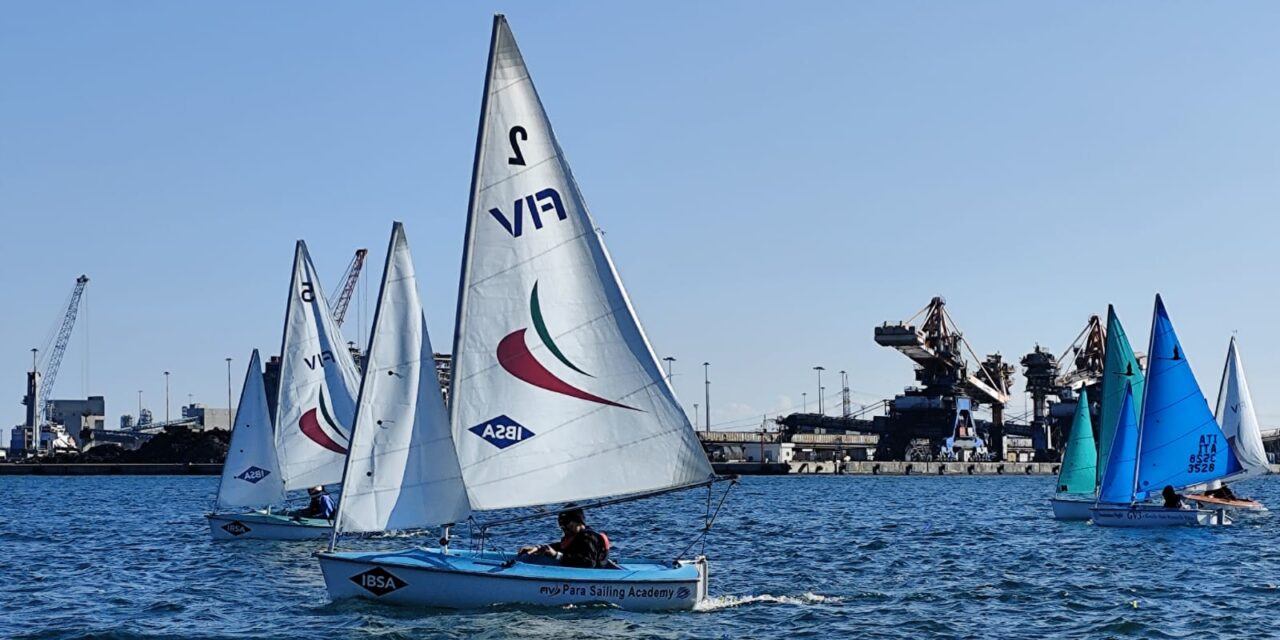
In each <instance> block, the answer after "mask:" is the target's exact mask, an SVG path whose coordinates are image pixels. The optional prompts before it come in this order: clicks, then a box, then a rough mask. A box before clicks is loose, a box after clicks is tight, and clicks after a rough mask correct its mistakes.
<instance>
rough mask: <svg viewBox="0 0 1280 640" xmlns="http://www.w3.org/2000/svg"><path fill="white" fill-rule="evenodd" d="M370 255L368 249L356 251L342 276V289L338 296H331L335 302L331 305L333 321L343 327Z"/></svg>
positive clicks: (339, 290) (338, 291)
mask: <svg viewBox="0 0 1280 640" xmlns="http://www.w3.org/2000/svg"><path fill="white" fill-rule="evenodd" d="M368 254H369V250H368V249H356V255H355V257H354V258H352V259H351V264H349V265H347V272H346V274H344V275H343V276H342V288H341V289H338V290H337V294H336V295H333V296H330V298H331V299H332V300H333V302H332V303H330V311H332V312H333V320H334V322H337V323H338V326H339V327H341V326H342V321H343V320H344V319H346V317H347V306H348V305H350V304H351V296H352V295H354V294H355V291H356V283H357V282H359V281H360V271H361V270H362V269H364V258H365V256H366V255H368Z"/></svg>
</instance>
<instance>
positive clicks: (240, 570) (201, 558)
mask: <svg viewBox="0 0 1280 640" xmlns="http://www.w3.org/2000/svg"><path fill="white" fill-rule="evenodd" d="M583 481H584V482H590V478H584V479H583ZM216 486H217V479H216V478H209V477H86V478H61V477H0V637H17V638H136V637H171V638H224V637H270V638H379V639H383V638H386V639H392V638H434V637H442V638H556V639H563V638H600V637H617V638H828V637H860V638H903V637H921V638H925V637H930V638H986V637H989V638H1048V637H1059V636H1074V637H1087V638H1104V637H1117V638H1125V637H1133V638H1152V637H1155V638H1181V637H1187V638H1205V637H1214V638H1225V637H1245V636H1249V637H1273V636H1275V635H1276V634H1277V632H1276V631H1275V629H1276V628H1277V625H1276V622H1275V620H1274V618H1275V616H1276V614H1277V612H1280V541H1278V540H1280V535H1278V534H1280V516H1275V515H1272V514H1270V513H1264V514H1260V515H1241V516H1239V517H1238V518H1237V520H1236V524H1235V525H1233V526H1230V527H1210V528H1177V529H1158V530H1150V529H1148V530H1144V529H1104V528H1099V527H1094V526H1092V525H1089V524H1087V523H1082V522H1057V521H1055V520H1053V519H1052V517H1051V515H1050V508H1049V505H1048V502H1047V499H1048V497H1049V494H1050V492H1051V491H1052V489H1053V479H1052V478H1049V477H1043V476H1041V477H1028V476H1016V477H1009V476H1006V477H943V478H939V477H918V476H916V477H830V476H822V477H819V476H803V477H749V478H744V479H743V480H742V482H741V484H740V485H739V486H737V487H735V488H734V489H733V490H732V492H731V493H730V494H729V497H728V499H727V500H726V501H725V502H724V506H723V509H722V510H721V512H720V515H719V518H718V519H717V520H716V522H715V526H714V528H713V530H712V533H711V535H710V536H709V537H708V539H707V541H706V548H705V551H706V554H707V556H708V557H709V558H710V559H711V594H712V598H711V599H710V600H709V601H708V602H707V603H705V605H704V606H702V607H700V608H699V609H698V610H697V611H692V612H682V613H633V612H627V611H621V610H617V609H613V608H608V607H577V608H563V609H538V608H531V607H497V608H492V609H485V610H479V611H465V612H456V611H440V610H429V609H413V608H398V607H390V606H384V605H380V604H377V603H374V602H367V601H342V602H330V601H329V599H328V597H327V595H326V592H325V588H324V581H323V579H322V578H321V575H320V570H319V567H318V566H317V564H316V561H315V559H314V558H312V557H311V553H312V552H313V551H315V550H316V549H318V548H320V547H321V546H322V545H323V544H325V543H324V542H323V541H304V542H271V541H236V542H216V543H215V542H213V541H211V540H210V538H209V531H208V526H207V524H206V523H205V519H204V514H205V512H206V511H207V510H208V508H209V506H210V503H211V498H212V495H213V492H214V491H215V489H216ZM722 488H723V485H722V486H720V487H717V489H716V493H714V494H713V495H712V496H711V497H712V500H713V501H712V503H711V508H712V509H714V508H715V506H716V501H718V500H719V492H720V490H721V489H722ZM1238 493H1241V494H1248V495H1251V496H1253V497H1256V498H1260V499H1262V500H1263V501H1264V502H1267V503H1269V504H1271V505H1273V506H1275V507H1277V508H1280V478H1273V477H1267V478H1262V479H1259V480H1253V481H1249V482H1246V483H1244V484H1243V485H1240V486H1239V490H1238ZM707 498H708V495H707V492H706V491H703V490H694V491H689V492H685V493H681V494H674V495H668V496H663V497H658V498H654V499H650V500H646V501H642V502H638V503H631V504H624V505H618V506H613V507H608V508H604V509H600V510H595V511H591V512H589V513H588V518H589V519H590V520H591V523H592V524H593V525H595V526H596V528H598V529H599V530H602V531H605V532H607V533H608V535H609V538H610V540H611V541H612V542H613V545H614V554H615V555H618V556H631V557H651V558H668V559H669V558H673V557H675V555H676V554H678V553H680V551H681V550H682V549H684V548H685V547H687V546H688V545H689V544H690V543H691V542H694V541H695V538H696V535H697V531H698V528H699V527H700V526H701V523H702V521H703V517H704V516H705V513H706V511H707ZM491 533H492V534H493V538H492V540H491V541H490V542H489V545H490V548H493V547H497V548H509V549H515V548H517V547H518V546H520V545H523V544H537V543H546V542H550V541H553V540H555V539H556V538H558V536H559V532H558V531H557V529H556V526H555V523H554V520H553V519H547V520H540V521H534V522H529V523H523V524H520V525H518V526H510V527H507V528H499V529H496V530H493V531H492V532H491ZM436 535H437V534H429V535H420V536H417V537H413V536H404V535H401V536H397V537H385V538H380V539H366V540H352V541H347V542H344V543H343V545H342V546H345V547H347V548H368V549H374V548H382V549H393V548H403V547H405V546H409V545H434V544H435V538H436ZM455 535H456V536H457V537H456V538H455V539H454V544H455V545H456V546H467V545H468V544H469V538H468V532H467V528H466V527H465V526H462V527H459V528H458V529H457V530H456V531H455ZM699 550H701V545H699V544H695V545H694V547H693V549H692V550H691V552H690V553H691V554H692V553H697V552H698V551H699Z"/></svg>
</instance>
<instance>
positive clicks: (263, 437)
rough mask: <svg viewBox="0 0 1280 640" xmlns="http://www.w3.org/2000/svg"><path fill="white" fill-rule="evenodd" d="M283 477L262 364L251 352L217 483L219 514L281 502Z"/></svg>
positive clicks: (256, 353) (256, 354) (254, 351)
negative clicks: (263, 382) (263, 378)
mask: <svg viewBox="0 0 1280 640" xmlns="http://www.w3.org/2000/svg"><path fill="white" fill-rule="evenodd" d="M284 497H285V493H284V477H283V476H282V475H281V473H280V463H279V461H278V460H276V443H275V434H273V433H272V430H271V412H270V411H269V410H268V409H267V391H266V387H265V386H264V385H263V384H262V362H261V361H260V360H259V359H258V350H257V349H254V350H253V357H252V358H250V359H249V368H248V369H247V370H246V371H245V374H244V386H243V387H241V389H240V405H239V407H237V408H236V423H235V426H234V427H232V429H231V445H230V447H229V448H228V450H227V459H226V461H225V462H223V464H222V479H221V480H220V481H219V482H218V510H220V511H221V510H224V509H236V508H240V509H243V508H249V507H265V506H268V505H272V504H276V503H279V502H283V501H284Z"/></svg>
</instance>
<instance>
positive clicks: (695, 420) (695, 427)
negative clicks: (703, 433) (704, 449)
mask: <svg viewBox="0 0 1280 640" xmlns="http://www.w3.org/2000/svg"><path fill="white" fill-rule="evenodd" d="M693 430H694V431H697V430H698V403H696V402H695V403H693Z"/></svg>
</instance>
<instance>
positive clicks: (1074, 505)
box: [1049, 496, 1095, 520]
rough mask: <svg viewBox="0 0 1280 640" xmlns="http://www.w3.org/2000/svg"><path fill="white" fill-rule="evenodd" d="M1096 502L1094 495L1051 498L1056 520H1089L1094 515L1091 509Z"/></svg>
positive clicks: (1050, 501)
mask: <svg viewBox="0 0 1280 640" xmlns="http://www.w3.org/2000/svg"><path fill="white" fill-rule="evenodd" d="M1094 502H1095V501H1094V499H1093V496H1088V497H1087V498H1085V497H1053V498H1049V504H1051V505H1053V518H1054V519H1055V520H1088V519H1090V518H1092V517H1093V514H1091V513H1089V510H1090V509H1092V508H1093V505H1094Z"/></svg>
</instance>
